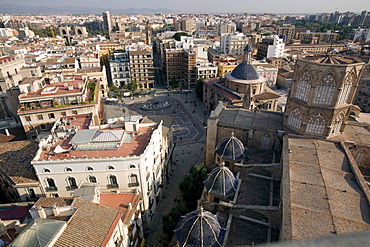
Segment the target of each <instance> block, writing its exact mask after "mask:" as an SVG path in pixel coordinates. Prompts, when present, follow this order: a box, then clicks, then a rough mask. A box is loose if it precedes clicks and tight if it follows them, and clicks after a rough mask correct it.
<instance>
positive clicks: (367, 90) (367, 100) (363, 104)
mask: <svg viewBox="0 0 370 247" xmlns="http://www.w3.org/2000/svg"><path fill="white" fill-rule="evenodd" d="M358 86H359V89H358V93H357V95H356V98H355V101H354V102H355V104H356V105H358V106H359V107H360V108H361V110H362V111H363V112H370V77H363V78H361V79H360V82H359V85H358Z"/></svg>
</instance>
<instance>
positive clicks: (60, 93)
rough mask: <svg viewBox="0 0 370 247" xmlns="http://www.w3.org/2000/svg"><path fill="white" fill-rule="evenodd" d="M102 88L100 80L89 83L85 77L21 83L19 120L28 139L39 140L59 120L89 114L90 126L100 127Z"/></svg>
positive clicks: (32, 80)
mask: <svg viewBox="0 0 370 247" xmlns="http://www.w3.org/2000/svg"><path fill="white" fill-rule="evenodd" d="M105 85H106V82H104V81H102V78H94V79H91V78H89V77H88V76H86V75H81V76H68V77H64V76H63V75H62V74H58V75H56V76H55V77H53V78H51V79H48V80H44V78H43V77H33V78H28V79H26V80H24V81H23V82H22V83H21V84H20V85H19V90H20V95H19V96H18V98H19V108H18V116H19V118H20V120H21V122H22V125H23V128H24V131H25V132H26V134H27V136H28V138H38V139H39V138H40V134H41V133H42V132H43V131H46V132H47V131H49V130H50V129H51V127H52V126H53V124H54V122H55V121H56V120H57V119H59V118H60V117H61V116H72V115H77V114H92V115H91V118H92V121H93V123H94V124H98V123H100V118H101V107H102V105H101V95H102V93H103V92H105V93H106V86H105Z"/></svg>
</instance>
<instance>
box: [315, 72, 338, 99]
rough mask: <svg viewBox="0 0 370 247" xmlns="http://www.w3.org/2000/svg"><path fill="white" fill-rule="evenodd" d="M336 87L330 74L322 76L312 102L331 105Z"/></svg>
mask: <svg viewBox="0 0 370 247" xmlns="http://www.w3.org/2000/svg"><path fill="white" fill-rule="evenodd" d="M335 88H336V82H335V79H334V77H333V75H332V74H328V75H326V76H325V77H324V78H322V79H321V80H320V82H319V84H318V85H317V87H316V91H315V98H314V100H313V103H315V104H321V105H331V103H332V101H333V96H334V92H335Z"/></svg>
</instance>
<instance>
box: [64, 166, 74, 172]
mask: <svg viewBox="0 0 370 247" xmlns="http://www.w3.org/2000/svg"><path fill="white" fill-rule="evenodd" d="M64 170H65V171H66V172H71V171H72V168H70V167H66V169H64Z"/></svg>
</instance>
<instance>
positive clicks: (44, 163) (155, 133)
mask: <svg viewBox="0 0 370 247" xmlns="http://www.w3.org/2000/svg"><path fill="white" fill-rule="evenodd" d="M162 119H163V120H162ZM124 120H125V122H124V124H123V123H122V122H116V123H114V124H111V125H109V126H107V127H106V128H99V126H97V125H96V126H93V125H90V123H92V118H91V114H84V115H76V116H73V117H61V118H60V119H59V121H57V122H56V123H55V125H54V127H53V129H52V130H51V133H52V134H51V135H50V136H49V137H48V139H47V140H45V141H43V142H41V143H40V149H39V150H38V153H37V155H36V156H35V159H34V160H33V161H32V165H33V166H34V168H35V171H36V174H37V176H38V179H39V181H40V183H41V185H42V187H43V189H44V191H45V193H46V196H47V197H55V196H62V197H65V196H70V195H71V193H73V192H74V191H75V190H76V189H77V188H78V186H79V185H80V184H81V183H83V182H90V183H97V184H98V185H99V190H100V191H101V192H102V193H129V192H135V193H136V192H138V193H141V195H142V210H143V212H144V221H145V223H146V224H147V226H148V225H150V224H151V220H152V219H153V216H154V213H155V210H156V207H157V204H158V201H159V200H160V198H161V194H162V189H163V187H164V184H165V183H166V181H167V179H168V175H169V172H170V164H171V161H172V152H173V148H174V144H173V141H172V131H171V125H172V122H173V118H171V117H167V118H166V117H157V118H155V117H145V118H142V117H140V116H130V117H127V118H126V119H124Z"/></svg>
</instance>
